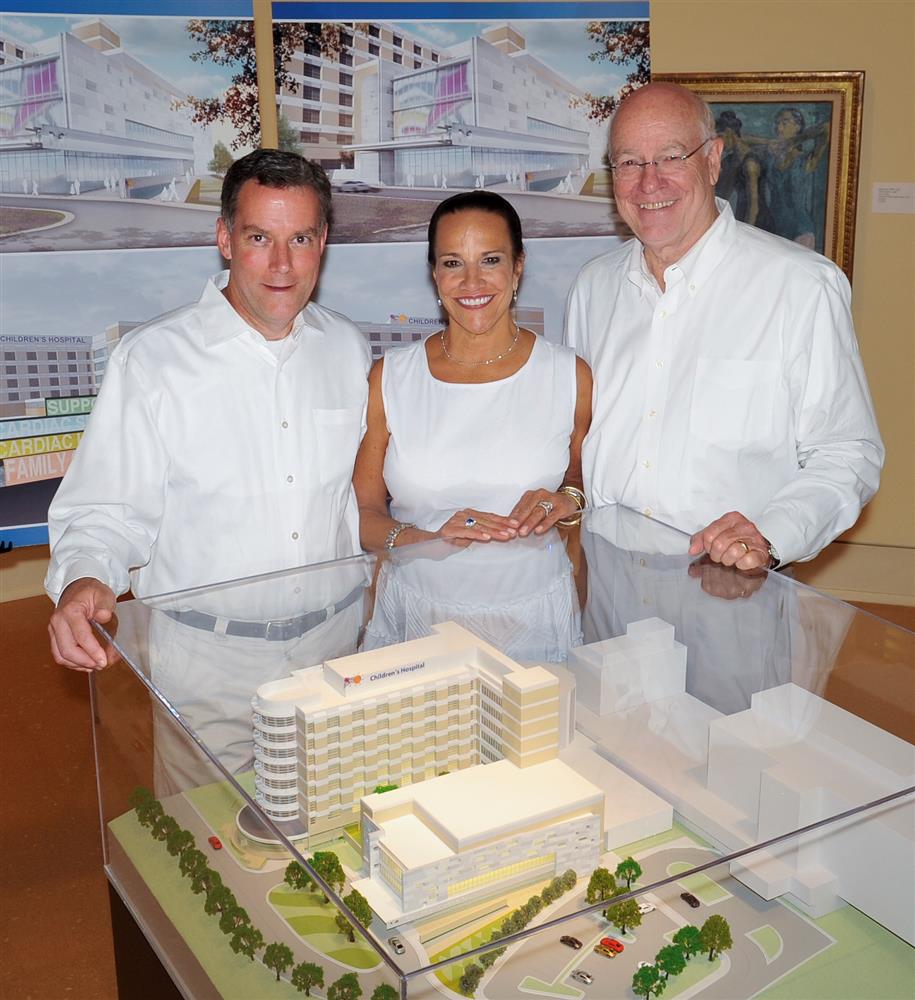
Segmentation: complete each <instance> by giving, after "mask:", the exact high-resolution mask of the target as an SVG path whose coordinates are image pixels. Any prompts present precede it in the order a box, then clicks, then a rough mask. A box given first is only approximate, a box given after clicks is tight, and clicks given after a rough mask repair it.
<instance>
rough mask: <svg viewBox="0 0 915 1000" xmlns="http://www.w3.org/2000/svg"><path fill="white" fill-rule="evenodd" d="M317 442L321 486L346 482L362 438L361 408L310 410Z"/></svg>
mask: <svg viewBox="0 0 915 1000" xmlns="http://www.w3.org/2000/svg"><path fill="white" fill-rule="evenodd" d="M312 413H313V415H314V423H315V435H316V437H317V442H318V468H319V472H320V477H321V483H322V485H324V486H332V485H337V484H339V483H340V482H341V481H345V482H346V483H347V484H349V482H350V480H351V479H352V478H353V463H354V462H355V461H356V451H357V450H358V448H359V441H360V440H361V438H362V408H361V407H354V408H350V409H342V410H339V409H337V410H324V409H317V408H316V409H314V410H312Z"/></svg>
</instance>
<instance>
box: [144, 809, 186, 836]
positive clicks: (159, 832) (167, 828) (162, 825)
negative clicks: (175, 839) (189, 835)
mask: <svg viewBox="0 0 915 1000" xmlns="http://www.w3.org/2000/svg"><path fill="white" fill-rule="evenodd" d="M178 829H179V827H178V821H177V820H176V819H175V818H174V817H173V816H169V815H168V813H162V814H161V815H159V816H157V817H156V818H155V819H154V820H153V824H152V830H151V831H150V832H151V833H152V835H153V837H154V838H155V839H156V840H167V839H168V837H169V835H170V834H172V833H174V832H175V831H176V830H178Z"/></svg>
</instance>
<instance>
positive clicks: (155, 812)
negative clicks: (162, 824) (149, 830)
mask: <svg viewBox="0 0 915 1000" xmlns="http://www.w3.org/2000/svg"><path fill="white" fill-rule="evenodd" d="M127 801H128V802H129V803H130V804H131V806H132V807H133V809H134V812H136V814H137V822H138V823H139V824H140V826H151V825H152V823H153V821H154V820H155V819H156V818H157V817H159V816H161V815H162V814H163V813H164V811H165V810H164V809H163V808H162V803H161V802H159V800H158V799H157V798H156V797H155V796H154V795H153V793H152V792H151V791H150V790H149V789H148V788H144V787H143V786H142V785H137V787H136V788H135V789H134V790H133V791H132V792H131V793H130V797H129V798H128V800H127Z"/></svg>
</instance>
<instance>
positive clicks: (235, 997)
mask: <svg viewBox="0 0 915 1000" xmlns="http://www.w3.org/2000/svg"><path fill="white" fill-rule="evenodd" d="M108 828H109V830H110V831H111V833H112V834H113V835H114V836H115V837H116V838H117V841H118V843H119V844H120V845H121V847H122V848H123V850H124V852H125V853H126V854H127V856H128V858H130V860H131V862H132V863H133V866H134V868H136V870H137V871H138V872H139V874H140V876H141V878H142V879H143V881H144V882H145V884H146V886H147V888H148V889H149V891H150V892H151V893H152V894H153V896H155V898H156V901H157V902H158V904H159V905H160V906H161V907H162V909H163V910H164V912H165V915H166V916H167V917H168V919H169V920H170V921H171V922H172V923H173V924H174V925H175V928H176V930H177V931H178V933H179V934H180V935H181V938H182V939H183V940H184V942H185V944H186V945H187V946H188V948H190V950H191V951H192V952H193V954H194V957H195V958H196V959H197V961H198V962H199V963H200V964H201V966H202V967H203V969H204V971H205V972H206V974H207V975H208V976H209V977H210V979H211V980H212V982H213V985H214V986H215V987H216V990H217V992H218V993H219V995H220V996H222V997H224V998H225V1000H250V998H251V997H261V996H266V995H268V994H269V995H270V997H278V998H280V1000H283V998H292V997H301V995H302V994H301V993H299V992H298V991H297V990H295V989H294V988H293V987H292V986H291V985H290V983H288V982H287V981H286V980H285V979H281V980H280V981H279V982H276V977H275V974H274V973H273V972H271V970H270V969H267V968H266V967H265V966H264V965H263V964H262V963H261V962H260V961H259V960H255V961H253V962H252V961H251V959H250V958H247V957H246V956H244V955H236V954H235V953H234V952H233V951H232V949H231V948H230V947H229V939H228V937H226V935H225V934H223V933H222V931H221V930H220V929H219V919H218V918H217V917H211V916H208V915H207V914H206V913H205V912H204V909H203V896H202V895H199V896H195V895H194V894H193V893H192V892H191V889H190V883H189V882H188V880H187V879H186V878H182V876H181V873H180V872H179V870H178V864H177V860H176V859H175V858H173V857H171V855H170V854H169V853H168V851H167V850H166V847H165V844H164V843H162V842H161V841H157V840H153V838H152V837H150V835H149V830H147V829H145V828H144V827H142V826H140V824H139V823H138V822H137V818H136V813H134V812H133V810H131V811H130V812H128V813H125V814H124V815H123V816H119V817H118V818H117V819H115V820H112V821H111V822H110V823H109V824H108ZM338 936H339V935H338ZM341 940H342V939H341Z"/></svg>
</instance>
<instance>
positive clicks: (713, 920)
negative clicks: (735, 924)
mask: <svg viewBox="0 0 915 1000" xmlns="http://www.w3.org/2000/svg"><path fill="white" fill-rule="evenodd" d="M699 934H700V935H701V938H702V948H703V950H704V949H706V948H707V949H708V960H709V961H710V962H711V961H712V959H713V958H714V957H715V952H722V951H727V950H728V949H729V948H732V947H733V946H734V942H733V941H732V940H731V928H730V925H729V924H728V922H727V920H725V919H724V917H722V916H721V914H720V913H713V914H712V915H711V916H710V917H709V918H708V920H706V921H705V923H704V924H703V925H702V930H701V931H700V932H699Z"/></svg>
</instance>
